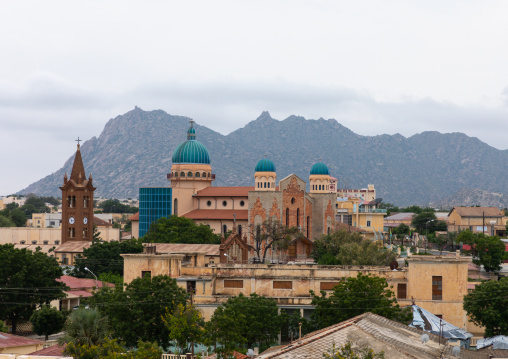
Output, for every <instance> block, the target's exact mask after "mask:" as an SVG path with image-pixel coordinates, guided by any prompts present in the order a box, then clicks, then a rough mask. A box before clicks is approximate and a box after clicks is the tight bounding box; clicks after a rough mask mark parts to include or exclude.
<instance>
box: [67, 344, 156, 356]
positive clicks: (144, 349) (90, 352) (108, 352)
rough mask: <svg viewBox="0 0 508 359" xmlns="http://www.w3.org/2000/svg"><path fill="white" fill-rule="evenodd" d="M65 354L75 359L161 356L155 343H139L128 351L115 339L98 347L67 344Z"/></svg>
mask: <svg viewBox="0 0 508 359" xmlns="http://www.w3.org/2000/svg"><path fill="white" fill-rule="evenodd" d="M65 353H66V354H67V355H72V356H73V357H74V358H76V359H160V357H161V356H162V350H161V349H160V348H159V347H158V345H157V344H156V343H150V342H142V341H139V342H138V344H137V348H135V349H130V350H128V349H126V348H125V347H124V346H123V343H119V342H118V341H117V339H107V340H105V341H104V342H103V343H101V344H99V345H86V344H77V345H74V344H73V343H69V344H68V345H67V347H66V349H65Z"/></svg>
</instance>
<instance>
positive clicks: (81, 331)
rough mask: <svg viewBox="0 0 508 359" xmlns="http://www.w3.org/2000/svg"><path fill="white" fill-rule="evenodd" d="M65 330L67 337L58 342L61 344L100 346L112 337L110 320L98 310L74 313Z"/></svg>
mask: <svg viewBox="0 0 508 359" xmlns="http://www.w3.org/2000/svg"><path fill="white" fill-rule="evenodd" d="M63 330H64V332H65V335H64V336H63V337H61V338H60V339H59V340H58V342H59V343H60V344H69V343H72V344H73V345H86V346H92V345H100V344H102V343H104V342H105V341H106V340H107V339H109V338H110V337H111V329H110V325H109V319H108V318H107V317H106V316H103V315H102V314H101V313H100V312H99V310H98V309H96V308H90V309H85V308H84V307H81V308H78V309H76V310H74V311H72V313H71V314H70V315H69V317H68V318H67V320H66V321H65V324H64V328H63Z"/></svg>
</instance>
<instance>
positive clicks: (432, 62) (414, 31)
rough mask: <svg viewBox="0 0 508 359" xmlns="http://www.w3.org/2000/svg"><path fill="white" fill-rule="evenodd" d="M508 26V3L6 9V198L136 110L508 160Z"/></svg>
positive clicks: (1, 150) (260, 2) (9, 5)
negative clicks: (294, 123)
mask: <svg viewBox="0 0 508 359" xmlns="http://www.w3.org/2000/svg"><path fill="white" fill-rule="evenodd" d="M507 18H508V1H504V0H500V1H496V0H492V1H467V0H465V1H455V0H449V1H446V2H443V1H437V0H436V1H434V0H425V1H424V0H422V1H402V0H401V1H391V0H384V1H379V0H372V1H367V0H358V1H341V0H330V1H328V0H312V1H310V0H309V1H305V0H256V1H254V0H252V1H248V0H234V1H233V0H231V1H223V0H214V1H209V0H204V1H193V0H189V1H171V0H160V1H159V0H148V1H147V0H145V1H136V0H132V1H125V0H118V1H116V0H108V1H95V0H88V1H82V2H76V1H68V0H63V1H52V0H47V1H43V2H41V1H38V0H37V1H35V0H34V1H30V0H23V1H9V2H5V3H3V4H2V11H1V12H0V139H1V140H0V154H2V165H1V167H0V195H8V194H11V193H14V192H17V191H19V190H21V189H23V188H25V187H26V186H28V185H29V184H31V183H33V182H35V181H37V180H39V179H40V178H43V177H45V176H47V175H49V174H51V173H53V172H55V171H56V170H58V169H59V168H61V167H62V166H63V164H64V162H65V161H66V160H67V159H68V158H69V157H70V156H72V155H73V154H74V152H75V149H76V147H75V144H76V142H75V140H76V139H77V138H78V136H79V137H80V138H81V139H84V140H85V141H86V140H89V139H90V138H92V137H93V136H97V137H98V136H99V135H100V133H101V131H102V129H103V128H104V126H105V124H106V122H107V121H108V120H109V119H110V118H113V117H116V116H118V115H121V114H124V113H125V112H127V111H130V110H132V109H133V108H134V106H139V107H141V108H142V109H143V110H156V109H162V110H164V111H166V112H167V113H169V114H172V115H181V116H188V117H191V118H193V119H194V120H195V121H196V122H197V123H198V124H200V125H204V126H207V127H209V128H211V129H213V130H215V131H218V132H220V133H223V134H228V133H230V132H232V131H234V130H236V129H238V128H241V127H243V126H245V125H246V124H247V123H248V122H250V121H252V120H255V119H256V118H257V117H258V116H259V115H260V114H261V112H262V111H269V112H270V114H271V115H272V117H273V118H276V119H278V120H283V119H285V118H287V117H289V116H290V115H299V116H303V117H305V118H308V119H318V118H325V119H330V118H334V119H336V120H337V121H338V122H340V123H341V124H343V125H344V126H346V127H348V128H349V129H351V130H352V131H354V132H356V133H358V134H360V135H379V134H396V133H400V134H402V135H404V136H406V137H409V136H412V135H414V134H416V133H420V132H423V131H439V132H442V133H445V132H446V133H449V132H463V133H465V134H467V135H469V136H473V137H478V138H479V139H480V140H482V141H484V142H486V143H487V144H489V145H490V146H492V147H495V148H498V149H501V150H505V149H508V144H507V143H508V141H507V137H508V66H507V64H508V46H506V45H507V44H508V21H506V19H507Z"/></svg>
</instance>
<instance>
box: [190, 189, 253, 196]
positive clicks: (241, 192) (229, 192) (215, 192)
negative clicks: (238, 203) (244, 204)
mask: <svg viewBox="0 0 508 359" xmlns="http://www.w3.org/2000/svg"><path fill="white" fill-rule="evenodd" d="M254 190H255V187H207V188H204V189H202V190H201V191H198V193H196V194H195V195H194V197H248V196H249V191H254Z"/></svg>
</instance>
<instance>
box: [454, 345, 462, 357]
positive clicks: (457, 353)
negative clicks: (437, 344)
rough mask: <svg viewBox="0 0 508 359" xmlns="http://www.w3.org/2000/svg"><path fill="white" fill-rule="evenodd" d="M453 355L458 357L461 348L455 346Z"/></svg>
mask: <svg viewBox="0 0 508 359" xmlns="http://www.w3.org/2000/svg"><path fill="white" fill-rule="evenodd" d="M452 354H453V356H456V357H458V356H459V355H460V347H459V346H454V347H453V348H452Z"/></svg>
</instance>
